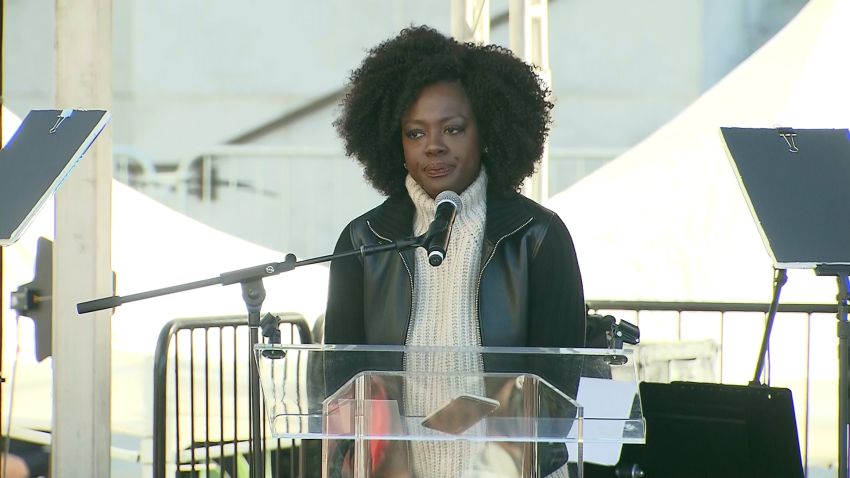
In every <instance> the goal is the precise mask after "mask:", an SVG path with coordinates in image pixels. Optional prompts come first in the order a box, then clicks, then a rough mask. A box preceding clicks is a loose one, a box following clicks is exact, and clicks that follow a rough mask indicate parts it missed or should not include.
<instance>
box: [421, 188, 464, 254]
mask: <svg viewBox="0 0 850 478" xmlns="http://www.w3.org/2000/svg"><path fill="white" fill-rule="evenodd" d="M435 201H436V203H437V212H436V213H434V221H433V222H432V223H431V225H430V226H428V232H426V233H425V243H424V247H425V250H427V251H428V263H429V264H431V265H432V266H434V267H437V266H438V265H440V264H442V263H443V259H445V258H446V249H448V248H449V237H450V236H451V234H452V225H453V224H454V222H455V216H456V215H457V212H458V211H459V210H460V206H461V201H460V196H458V194H457V193H456V192H454V191H443V192H441V193H440V194H438V195H437V198H436V200H435Z"/></svg>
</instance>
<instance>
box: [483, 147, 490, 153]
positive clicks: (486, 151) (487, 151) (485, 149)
mask: <svg viewBox="0 0 850 478" xmlns="http://www.w3.org/2000/svg"><path fill="white" fill-rule="evenodd" d="M489 152H490V150H489V149H488V148H487V146H484V154H488V153H489Z"/></svg>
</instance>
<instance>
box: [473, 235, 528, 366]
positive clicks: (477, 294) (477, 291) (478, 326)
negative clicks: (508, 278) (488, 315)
mask: <svg viewBox="0 0 850 478" xmlns="http://www.w3.org/2000/svg"><path fill="white" fill-rule="evenodd" d="M533 219H534V218H528V220H527V221H525V222H524V223H522V224H521V225H520V226H518V227H517V228H516V229H514V230H513V231H511V232H509V233H507V234H505V235H504V236H502V237H500V238H499V239H498V240H497V241H496V243H495V244H493V249H492V250H491V251H490V255H489V256H487V260H486V261H484V265H483V266H481V271H480V272H479V273H478V284H476V287H475V316H476V319H477V320H476V321H475V327H476V329H477V332H478V345H479V346H482V347H483V346H484V337H483V336H482V335H481V278H482V277H484V269H485V268H486V267H487V266H488V265H489V264H490V261H491V260H492V259H493V256H495V255H496V249H497V248H498V247H499V243H501V242H502V241H503V240H504V239H505V238H506V237H508V236H512V235H514V234H516V233H517V232H518V231H519V230H520V229H522V228H524V227H525V226H527V225H528V224H529V223H531V221H532V220H533ZM479 360H480V361H481V364H480V365H481V370H484V359H482V358H481V356H480V355H479Z"/></svg>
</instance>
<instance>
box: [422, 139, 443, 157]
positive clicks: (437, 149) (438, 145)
mask: <svg viewBox="0 0 850 478" xmlns="http://www.w3.org/2000/svg"><path fill="white" fill-rule="evenodd" d="M445 152H446V144H445V143H443V140H442V138H440V137H439V135H429V136H428V143H427V144H426V145H425V154H428V155H438V154H443V153H445Z"/></svg>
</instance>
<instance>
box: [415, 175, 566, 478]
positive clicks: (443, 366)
mask: <svg viewBox="0 0 850 478" xmlns="http://www.w3.org/2000/svg"><path fill="white" fill-rule="evenodd" d="M405 186H406V187H407V191H408V193H409V194H410V198H411V199H412V200H413V204H414V205H415V206H416V216H415V218H414V221H413V232H414V234H415V235H416V236H419V235H420V234H424V233H425V231H427V230H428V226H429V225H430V224H431V221H432V220H433V219H434V213H435V211H436V203H435V201H434V199H432V198H431V197H430V196H429V195H428V193H426V192H425V190H424V189H422V187H421V186H419V184H417V183H416V181H414V180H413V178H411V177H410V175H408V176H407V179H406V180H405ZM460 198H461V202H462V205H461V208H460V212H459V213H458V215H457V216H456V217H455V222H454V226H453V227H452V235H451V239H450V240H449V248H448V250H447V251H446V258H445V260H444V261H443V263H442V264H441V265H440V266H438V267H433V266H431V264H429V263H428V255H427V252H426V251H425V250H424V249H421V248H419V249H417V250H416V252H415V254H416V268H415V276H414V280H413V313H412V316H411V319H410V320H411V323H410V331H409V334H408V337H407V343H406V345H408V346H440V347H474V346H478V345H481V335H480V332H479V321H478V304H477V300H478V280H479V274H480V268H481V247H482V244H483V241H484V226H485V218H486V213H487V174H486V172H485V171H484V168H483V167H482V168H481V173H480V174H479V175H478V178H476V180H475V181H474V182H473V183H472V184H471V185H470V186H469V187H468V188H466V190H465V191H463V193H462V194H461V195H460ZM405 367H406V371H407V372H408V381H407V383H406V384H405V397H406V399H405V408H406V411H407V413H408V414H411V415H421V416H427V415H428V414H430V413H431V412H433V411H435V410H437V409H439V408H440V407H441V406H443V405H444V404H445V403H446V402H448V401H449V400H450V399H452V398H454V397H456V396H458V395H459V394H461V393H471V394H475V395H483V394H484V393H485V392H484V383H483V382H482V381H481V380H480V379H478V378H477V377H478V376H479V375H480V374H481V373H482V372H483V371H484V370H483V364H482V360H481V356H480V355H479V354H478V353H469V354H458V353H453V354H445V353H442V354H441V353H433V354H418V353H412V354H408V355H407V356H406V357H405ZM470 377H473V378H470ZM480 426H481V424H479V425H476V426H474V427H473V428H472V429H471V430H470V433H478V432H480V431H482V430H481V428H480ZM410 449H411V458H412V461H413V470H414V472H415V474H416V477H417V478H445V477H463V478H487V477H496V476H498V477H511V476H519V475H520V471H519V469H517V468H515V465H516V463H514V462H513V460H512V459H511V458H510V456H509V455H508V454H507V453H506V452H505V451H503V449H502V448H501V447H500V446H499V445H497V444H493V443H490V444H485V443H482V442H468V441H467V442H464V441H457V442H448V441H430V442H428V441H413V442H411V444H410ZM555 477H557V478H567V477H568V473H567V467H566V466H564V467H562V468H560V469H559V470H556V471H555V472H554V473H552V474H550V475H549V476H548V477H547V478H555Z"/></svg>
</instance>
